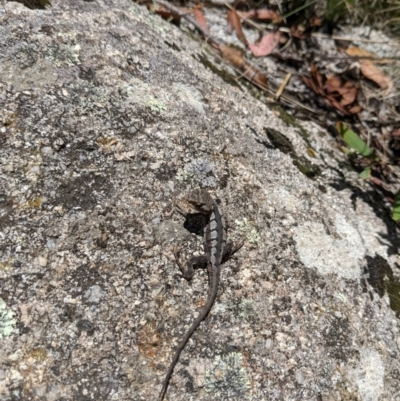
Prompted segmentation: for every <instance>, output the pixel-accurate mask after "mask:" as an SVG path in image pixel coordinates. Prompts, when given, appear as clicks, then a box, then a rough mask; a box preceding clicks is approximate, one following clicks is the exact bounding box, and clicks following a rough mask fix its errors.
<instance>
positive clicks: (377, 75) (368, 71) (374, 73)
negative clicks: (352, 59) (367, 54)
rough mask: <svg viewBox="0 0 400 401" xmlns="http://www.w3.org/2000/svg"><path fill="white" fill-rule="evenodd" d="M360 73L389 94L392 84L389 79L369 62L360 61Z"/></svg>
mask: <svg viewBox="0 0 400 401" xmlns="http://www.w3.org/2000/svg"><path fill="white" fill-rule="evenodd" d="M360 71H361V74H363V75H364V77H365V78H368V79H370V80H371V81H374V82H375V83H376V84H378V85H379V86H380V87H381V88H382V89H385V90H386V93H389V92H390V91H391V90H392V88H393V82H392V81H391V79H390V78H388V77H387V76H386V75H385V74H384V73H383V72H382V70H380V69H379V68H378V67H377V66H376V65H375V64H374V63H373V62H372V61H371V60H361V61H360Z"/></svg>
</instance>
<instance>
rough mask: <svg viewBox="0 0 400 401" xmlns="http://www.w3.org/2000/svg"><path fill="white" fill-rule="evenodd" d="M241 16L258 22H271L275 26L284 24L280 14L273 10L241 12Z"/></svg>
mask: <svg viewBox="0 0 400 401" xmlns="http://www.w3.org/2000/svg"><path fill="white" fill-rule="evenodd" d="M240 15H241V16H242V17H243V18H247V19H254V20H258V21H266V20H271V21H272V22H273V23H274V24H280V23H281V22H282V17H281V16H280V15H279V14H277V13H276V12H275V11H273V10H267V9H265V8H262V9H260V10H249V11H246V12H241V13H240Z"/></svg>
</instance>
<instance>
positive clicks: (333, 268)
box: [0, 0, 400, 401]
mask: <svg viewBox="0 0 400 401" xmlns="http://www.w3.org/2000/svg"><path fill="white" fill-rule="evenodd" d="M0 4H1V5H0V38H1V39H0V49H1V51H0V104H1V114H2V116H1V117H2V121H1V128H0V171H1V175H0V184H1V188H0V189H1V193H0V238H1V243H0V280H1V281H0V297H1V299H2V300H3V301H1V302H0V399H1V400H5V401H11V400H46V401H56V400H58V401H61V400H82V401H84V400H85V401H86V400H154V399H156V397H157V394H158V392H159V390H160V388H161V382H162V380H163V377H164V375H165V372H166V369H167V367H168V364H169V362H170V360H171V357H172V353H173V351H174V350H175V347H176V345H177V344H178V342H179V341H180V339H181V337H182V336H183V334H184V332H185V330H186V329H187V327H188V325H189V324H190V323H191V322H192V321H193V319H194V318H195V316H196V314H197V312H198V310H199V308H200V307H201V306H202V305H203V302H204V299H205V297H206V293H207V290H206V288H207V277H206V274H205V272H199V274H198V275H197V276H196V277H195V279H194V280H193V283H192V284H188V283H187V282H185V281H184V280H183V279H182V278H180V277H179V275H178V272H179V271H178V269H177V266H176V264H175V262H174V259H173V256H172V249H173V246H174V245H178V246H179V248H180V249H182V251H183V252H185V253H187V254H191V253H193V252H195V251H198V250H200V249H201V246H202V244H201V237H199V236H196V235H194V234H191V233H190V232H188V231H187V230H186V229H185V228H184V225H183V219H182V218H181V217H180V216H178V215H175V214H171V210H172V205H173V202H174V199H176V198H177V197H179V196H180V195H181V194H184V193H186V192H187V191H189V190H190V189H191V188H194V187H196V186H201V187H205V188H209V190H210V191H211V192H213V193H214V194H215V195H216V196H218V197H220V198H221V199H222V201H223V203H224V204H225V209H226V212H227V214H228V216H229V221H230V237H231V238H232V239H234V240H240V239H241V238H244V239H245V246H244V247H243V249H242V250H241V251H240V252H239V254H238V257H237V259H236V260H232V261H230V262H229V263H227V264H226V265H224V268H223V271H222V280H221V289H220V291H219V294H218V297H217V301H216V303H215V305H214V306H213V309H212V311H211V314H210V316H209V317H208V318H207V319H206V320H205V321H204V322H203V323H202V324H201V326H200V328H199V329H198V331H197V332H196V333H195V334H194V336H193V338H192V340H191V341H190V342H189V344H188V345H187V347H186V349H185V350H184V352H183V353H182V356H181V359H180V361H179V363H178V365H177V367H176V369H175V372H174V374H173V377H172V380H171V383H170V387H169V390H168V393H167V395H168V397H169V398H168V399H173V400H227V399H229V400H233V399H235V400H271V401H272V400H313V401H319V400H324V401H325V400H326V401H328V400H329V401H330V400H362V401H376V400H381V401H383V400H400V363H399V356H400V333H399V327H400V324H399V319H398V317H396V314H397V316H398V315H399V313H400V301H399V290H400V284H399V279H398V277H399V265H400V263H399V258H398V250H399V236H398V231H397V229H396V226H395V225H394V224H393V223H392V222H391V221H390V219H389V217H388V216H387V215H386V214H385V211H383V210H379V207H378V206H376V205H374V203H373V195H372V194H371V193H369V192H368V188H367V187H365V188H362V186H363V185H365V184H363V183H360V182H359V181H358V179H357V175H356V174H355V173H352V172H345V170H344V168H343V163H344V160H345V159H344V158H343V157H342V156H340V155H339V154H336V153H337V152H336V149H335V142H334V141H332V140H331V139H330V138H329V134H328V133H326V132H324V131H323V130H322V129H320V128H319V127H317V126H315V125H313V124H311V123H303V124H301V125H300V123H298V122H292V121H291V120H290V119H288V118H285V119H282V118H283V116H284V113H283V112H282V111H280V110H274V111H272V110H270V109H268V108H267V107H266V106H265V105H264V104H262V103H261V102H259V101H257V100H255V99H254V98H252V97H251V96H250V95H249V94H247V93H246V92H245V91H243V90H240V88H238V87H237V86H232V85H229V84H228V83H226V82H224V81H223V80H222V79H221V78H220V77H219V76H216V75H214V74H213V73H212V72H211V71H210V70H209V69H207V68H205V67H204V65H203V64H207V63H205V62H204V60H206V59H211V60H214V61H213V62H214V63H218V60H217V59H215V57H214V55H213V53H211V51H210V50H208V49H207V48H206V47H205V45H204V44H202V43H197V42H195V41H193V40H191V39H189V38H188V37H187V36H185V35H184V34H182V32H181V31H180V30H179V29H178V28H176V27H174V26H172V25H169V24H168V23H167V22H164V21H162V20H161V19H160V18H158V17H157V16H154V15H151V14H150V13H148V11H147V10H146V9H144V8H141V7H139V6H137V5H136V4H134V3H132V2H130V1H128V0H118V1H110V0H109V1H100V0H98V1H96V2H85V1H80V0H69V1H61V0H52V7H51V8H48V9H47V10H45V11H42V10H40V11H39V10H28V9H27V8H25V7H23V6H22V5H21V4H18V3H13V2H7V3H4V2H3V3H0ZM208 65H209V64H208ZM286 117H287V116H286ZM285 121H286V122H285ZM360 188H361V190H360Z"/></svg>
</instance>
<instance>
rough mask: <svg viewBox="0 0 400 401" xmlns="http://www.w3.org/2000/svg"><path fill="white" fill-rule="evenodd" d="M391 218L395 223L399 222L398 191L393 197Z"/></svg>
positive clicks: (399, 194)
mask: <svg viewBox="0 0 400 401" xmlns="http://www.w3.org/2000/svg"><path fill="white" fill-rule="evenodd" d="M392 218H393V220H395V221H399V220H400V191H398V192H397V193H396V195H395V197H394V202H393V212H392Z"/></svg>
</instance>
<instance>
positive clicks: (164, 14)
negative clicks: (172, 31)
mask: <svg viewBox="0 0 400 401" xmlns="http://www.w3.org/2000/svg"><path fill="white" fill-rule="evenodd" d="M154 12H155V13H156V14H158V15H160V16H161V18H164V19H166V20H168V21H171V22H173V23H174V24H176V25H179V24H180V22H181V16H180V15H179V14H176V13H173V12H172V11H170V10H167V9H165V8H164V7H161V6H160V7H158V8H157V9H155V10H154Z"/></svg>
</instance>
